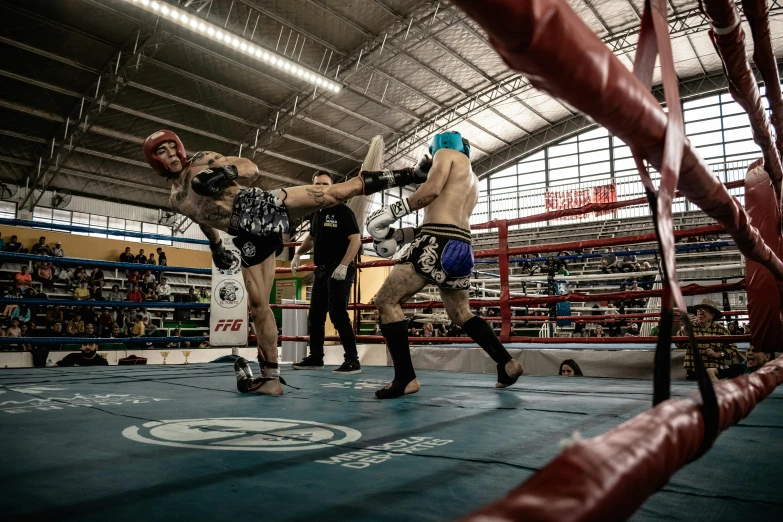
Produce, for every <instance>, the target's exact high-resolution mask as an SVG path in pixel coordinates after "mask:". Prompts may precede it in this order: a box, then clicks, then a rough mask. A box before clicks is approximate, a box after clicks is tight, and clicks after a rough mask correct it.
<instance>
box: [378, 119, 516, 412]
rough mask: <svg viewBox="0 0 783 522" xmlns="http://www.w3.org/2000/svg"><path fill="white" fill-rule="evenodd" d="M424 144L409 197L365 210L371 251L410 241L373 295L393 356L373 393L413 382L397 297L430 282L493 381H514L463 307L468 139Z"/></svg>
mask: <svg viewBox="0 0 783 522" xmlns="http://www.w3.org/2000/svg"><path fill="white" fill-rule="evenodd" d="M429 151H430V153H431V154H432V160H431V161H432V164H431V165H429V168H428V173H427V177H426V181H424V183H422V184H421V185H420V186H419V188H418V189H417V190H416V191H415V192H414V193H413V194H412V195H411V196H410V197H408V198H402V199H400V200H398V201H396V202H395V203H393V204H392V205H389V206H387V207H383V208H381V209H380V210H378V211H376V212H373V213H372V214H371V215H370V217H369V218H368V219H367V231H368V232H369V233H370V234H371V235H372V236H373V238H375V241H374V245H375V251H376V252H377V253H378V255H380V256H381V257H392V256H393V255H394V254H395V253H396V252H397V250H398V249H399V248H400V247H402V245H404V244H406V243H411V244H410V246H409V247H408V250H407V251H405V253H404V254H403V255H402V256H401V257H400V259H399V261H398V263H397V264H396V265H395V266H394V268H393V269H392V271H391V273H390V274H389V277H388V278H387V279H386V281H385V282H384V284H383V286H382V287H381V289H380V290H379V291H378V293H377V294H376V296H375V304H376V306H377V307H378V312H379V314H380V318H381V333H383V336H384V337H385V339H386V345H387V346H388V348H389V352H391V355H392V359H393V361H394V379H393V380H392V382H390V383H389V384H388V385H387V386H386V387H384V388H382V389H380V390H378V391H376V392H375V397H376V398H377V399H394V398H397V397H401V396H403V395H409V394H411V393H416V392H418V391H419V389H420V384H419V381H418V379H417V378H416V373H415V372H414V370H413V362H412V361H411V354H410V346H409V343H408V325H407V322H406V321H405V315H404V314H403V312H402V307H401V304H402V303H404V302H405V301H406V300H407V299H408V298H409V297H410V296H412V295H415V294H416V293H417V292H419V291H420V290H421V289H422V288H424V287H425V286H427V285H428V284H432V285H435V286H437V287H438V289H439V291H440V296H441V299H442V300H443V305H444V307H445V309H446V312H447V313H448V315H449V317H450V318H451V320H452V322H453V323H454V324H455V325H457V326H459V327H461V328H462V331H463V332H465V333H466V334H467V335H468V336H469V337H470V338H471V339H473V340H474V341H475V342H476V344H478V345H479V346H481V347H482V348H483V349H484V351H486V352H487V354H489V356H490V357H491V358H492V360H493V361H495V363H496V365H497V373H498V376H497V383H496V384H495V386H496V387H497V388H505V387H507V386H510V385H512V384H514V383H515V382H516V381H517V379H518V378H519V376H520V375H522V365H520V364H519V363H518V362H517V361H515V360H514V359H512V358H511V355H510V354H509V353H508V351H507V350H506V349H505V347H504V346H503V344H502V343H501V342H500V340H499V339H498V337H497V336H496V335H495V332H494V330H493V329H492V326H490V325H489V324H487V322H486V321H485V320H484V319H482V318H481V317H478V316H475V315H473V313H472V312H471V311H470V301H469V294H468V291H469V289H470V276H471V273H472V272H473V245H472V241H471V233H470V216H471V214H472V213H473V209H474V207H475V206H476V204H477V202H478V193H479V181H478V177H477V176H476V175H475V174H474V173H473V170H472V169H471V167H470V143H469V142H468V140H466V139H464V138H463V137H462V136H461V135H460V133H458V132H444V133H441V134H437V135H436V136H435V137H434V138H433V140H432V144H431V145H430V149H429ZM422 165H423V164H420V165H419V168H422ZM422 170H423V168H422ZM419 209H423V210H424V215H423V220H422V225H421V226H420V227H418V228H402V229H397V230H395V229H394V228H392V225H394V224H396V222H397V221H398V220H399V219H400V218H402V217H404V216H405V215H407V214H410V213H412V212H415V211H417V210H419Z"/></svg>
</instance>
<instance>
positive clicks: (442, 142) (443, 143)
mask: <svg viewBox="0 0 783 522" xmlns="http://www.w3.org/2000/svg"><path fill="white" fill-rule="evenodd" d="M440 149H451V150H456V151H457V152H461V153H463V154H464V155H465V156H467V157H468V158H470V142H469V141H468V140H466V139H465V138H463V137H462V134H460V133H459V132H456V131H451V132H442V133H440V134H436V135H435V137H434V138H432V143H431V144H430V154H431V155H432V156H433V157H434V156H435V153H436V152H438V151H439V150H440Z"/></svg>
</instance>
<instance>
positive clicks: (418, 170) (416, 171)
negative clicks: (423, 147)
mask: <svg viewBox="0 0 783 522" xmlns="http://www.w3.org/2000/svg"><path fill="white" fill-rule="evenodd" d="M431 168H432V157H431V156H430V155H429V154H425V155H424V156H422V157H421V159H420V160H419V163H418V164H417V165H416V166H415V167H414V168H413V178H414V181H413V182H414V183H424V182H425V181H427V176H429V174H430V169H431Z"/></svg>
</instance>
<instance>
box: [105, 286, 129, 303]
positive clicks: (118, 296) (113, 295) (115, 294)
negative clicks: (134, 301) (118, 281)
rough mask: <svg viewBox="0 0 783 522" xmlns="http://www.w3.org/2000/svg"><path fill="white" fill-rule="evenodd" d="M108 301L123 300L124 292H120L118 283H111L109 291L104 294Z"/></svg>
mask: <svg viewBox="0 0 783 522" xmlns="http://www.w3.org/2000/svg"><path fill="white" fill-rule="evenodd" d="M106 298H107V299H108V300H109V301H124V300H125V294H124V293H123V292H120V285H112V287H111V292H109V293H108V294H107V295H106Z"/></svg>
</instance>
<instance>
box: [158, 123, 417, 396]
mask: <svg viewBox="0 0 783 522" xmlns="http://www.w3.org/2000/svg"><path fill="white" fill-rule="evenodd" d="M143 151H144V156H145V157H146V158H147V162H148V163H149V164H150V166H151V167H152V168H153V169H154V170H155V172H157V173H158V174H159V175H161V176H164V177H165V178H167V179H168V180H169V181H170V182H171V197H170V199H169V204H170V206H171V208H172V209H174V210H175V211H177V212H179V213H180V214H183V215H185V216H187V217H189V218H190V219H192V220H193V221H194V222H196V223H197V224H198V225H199V227H200V228H201V230H202V232H204V235H206V236H207V239H209V246H210V250H211V251H212V259H213V260H214V262H215V266H216V267H217V268H218V269H222V270H227V269H230V268H232V267H234V266H235V265H240V264H241V266H242V275H243V277H244V279H245V284H246V286H247V292H248V301H249V303H250V313H251V315H252V317H253V323H254V325H255V327H256V335H257V337H258V353H259V362H260V363H261V366H262V367H263V368H264V376H263V377H262V378H260V379H257V380H255V381H253V382H254V384H253V386H252V387H251V389H248V390H243V391H250V392H254V393H260V394H264V395H280V394H282V393H283V388H282V387H281V386H280V379H279V376H280V370H279V369H278V365H277V325H276V323H275V318H274V315H273V314H272V310H271V308H270V307H269V294H270V292H271V289H272V283H273V281H274V277H275V255H277V254H279V253H280V252H281V251H282V248H283V239H282V234H284V233H287V232H288V225H289V222H290V220H292V219H296V218H300V217H304V216H309V215H310V214H312V213H313V212H315V211H317V210H318V209H321V208H325V207H332V206H335V205H338V204H340V203H343V202H344V201H346V200H348V199H350V198H352V197H354V196H360V195H363V194H364V195H367V194H374V193H375V192H380V191H382V190H386V189H388V188H391V187H400V186H404V185H408V184H411V183H421V182H422V181H424V180H426V172H427V170H428V163H427V162H422V163H420V164H419V165H418V166H417V167H416V168H405V169H401V170H385V171H380V172H367V171H362V172H360V173H359V175H358V176H357V177H355V178H353V179H351V180H349V181H346V182H345V183H336V184H334V185H330V186H315V185H309V186H299V187H289V188H285V189H278V190H273V191H265V190H261V189H259V188H245V187H248V186H251V185H252V184H253V183H254V182H255V181H256V180H257V179H259V178H263V174H260V173H259V171H258V167H257V166H256V165H255V164H254V163H253V162H252V161H250V160H248V159H247V158H239V157H235V156H223V155H221V154H218V153H216V152H198V153H196V154H194V155H193V156H192V157H190V158H188V157H187V156H186V153H185V146H184V145H183V144H182V141H181V140H180V139H179V138H178V137H177V135H176V134H174V133H173V132H171V131H168V130H160V131H158V132H155V133H153V134H152V135H150V136H149V137H148V138H147V139H146V140H144V145H143ZM219 231H223V232H227V233H228V234H231V235H232V236H235V238H234V239H233V243H234V245H236V247H237V248H238V249H239V251H240V252H241V253H242V255H241V259H235V257H234V254H232V253H231V251H230V250H228V249H226V248H225V247H224V246H223V244H222V241H221V239H220V233H219ZM273 254H275V255H273Z"/></svg>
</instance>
